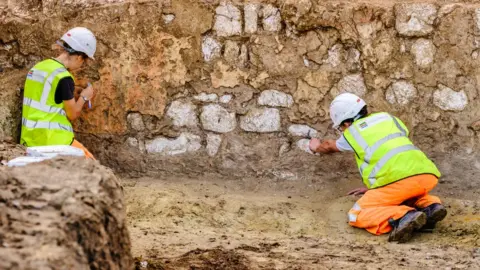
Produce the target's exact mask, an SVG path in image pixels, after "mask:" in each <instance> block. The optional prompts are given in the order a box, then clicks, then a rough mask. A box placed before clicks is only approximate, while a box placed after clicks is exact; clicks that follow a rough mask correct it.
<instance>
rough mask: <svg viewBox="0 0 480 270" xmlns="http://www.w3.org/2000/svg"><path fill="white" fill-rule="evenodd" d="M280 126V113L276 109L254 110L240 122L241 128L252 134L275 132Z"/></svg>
mask: <svg viewBox="0 0 480 270" xmlns="http://www.w3.org/2000/svg"><path fill="white" fill-rule="evenodd" d="M280 126H281V123H280V111H279V110H278V109H274V108H263V109H258V108H256V109H252V110H250V111H249V112H248V113H247V115H246V116H242V118H241V120H240V127H241V128H242V129H243V130H245V131H251V132H260V133H266V132H275V131H279V130H280Z"/></svg>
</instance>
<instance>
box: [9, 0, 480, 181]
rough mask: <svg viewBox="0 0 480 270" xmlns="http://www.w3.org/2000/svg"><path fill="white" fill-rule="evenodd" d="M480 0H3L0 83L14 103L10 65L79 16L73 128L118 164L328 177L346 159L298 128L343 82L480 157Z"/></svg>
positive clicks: (320, 130) (433, 141)
mask: <svg viewBox="0 0 480 270" xmlns="http://www.w3.org/2000/svg"><path fill="white" fill-rule="evenodd" d="M479 3H480V1H464V2H462V1H458V3H457V2H453V1H446V0H445V1H424V2H418V1H415V2H412V3H406V2H405V1H392V0H390V1H346V0H345V1H338V0H337V1H335V0H330V1H314V0H284V1H273V0H272V1H214V0H209V1H207V0H204V1H189V0H182V1H179V0H177V1H148V0H146V1H121V0H118V1H114V0H110V1H106V0H104V1H90V0H77V1H68V2H67V3H62V4H60V3H58V2H57V1H53V0H51V1H48V0H47V1H33V0H22V1H15V2H13V1H10V2H8V3H6V4H5V3H4V4H3V6H2V4H0V20H1V21H2V24H1V25H0V40H1V43H0V45H1V46H0V66H1V67H2V69H3V73H0V74H2V79H0V80H1V82H2V86H0V87H3V88H4V90H5V91H6V92H8V93H13V94H11V95H9V98H10V99H9V100H7V103H8V101H10V100H14V101H15V102H18V99H15V98H13V97H15V96H17V95H14V93H15V91H18V89H19V87H21V85H22V83H23V77H22V76H20V75H18V74H21V75H24V74H25V73H26V71H27V69H28V68H29V67H31V66H32V65H33V64H34V63H35V62H36V61H38V60H39V59H42V58H44V57H47V56H52V51H51V44H52V43H53V42H54V41H55V40H56V39H57V38H58V37H60V36H61V35H62V34H63V32H64V31H65V30H66V29H68V28H69V27H72V26H77V25H83V26H86V27H89V28H90V29H92V30H93V31H94V32H95V33H96V35H97V36H98V40H99V44H98V53H97V56H96V58H97V59H98V60H97V61H96V62H95V63H94V64H93V65H92V66H91V67H90V68H88V69H87V70H84V71H82V72H80V73H79V74H77V75H78V77H79V78H88V80H90V81H92V82H93V84H94V86H95V87H96V89H98V95H97V97H96V98H95V101H94V108H93V110H91V111H89V112H87V113H86V114H85V115H84V116H83V117H82V119H80V120H79V121H77V123H76V131H77V133H78V137H79V138H80V139H81V140H82V141H83V143H84V144H86V145H87V146H88V147H89V148H90V149H92V150H93V152H94V153H95V154H96V155H97V156H98V157H99V158H100V159H101V160H102V161H103V162H104V163H106V164H108V165H110V166H113V167H114V168H116V169H117V170H119V171H122V172H126V173H130V174H136V175H137V174H145V173H147V174H157V173H160V172H168V173H175V172H178V173H182V174H184V173H187V174H190V173H191V174H198V173H204V172H220V173H225V174H234V175H238V176H244V175H256V176H258V175H264V176H265V175H268V176H273V177H276V178H280V179H293V180H295V179H298V177H301V176H302V175H312V174H313V175H321V176H322V177H327V178H328V177H330V176H331V177H338V175H336V174H332V173H330V174H329V172H331V171H332V170H335V169H340V171H341V170H345V168H347V167H349V166H350V165H353V163H352V159H351V157H350V158H348V159H346V161H345V162H347V163H346V164H345V162H344V160H345V159H344V158H342V157H340V156H334V157H333V158H329V157H322V156H319V157H314V156H312V155H309V154H306V153H305V152H303V151H302V150H301V149H303V150H306V149H305V147H306V141H305V140H304V138H305V137H306V135H307V134H313V135H314V136H317V137H319V138H335V137H336V136H337V135H336V134H335V132H333V130H332V129H331V124H330V119H329V115H328V105H329V103H330V102H331V100H332V99H333V97H334V96H335V95H337V94H339V93H342V92H353V93H355V94H357V95H360V96H362V97H363V98H365V99H366V101H367V103H368V104H369V107H370V110H371V111H389V112H391V113H393V114H395V115H397V116H398V117H400V118H401V119H402V120H403V121H404V122H405V123H406V124H407V126H408V127H409V128H410V129H411V134H412V138H413V139H414V141H415V142H416V143H417V144H418V146H419V147H421V148H422V149H423V150H425V151H426V152H428V153H429V154H430V155H431V156H432V157H433V158H435V157H436V156H437V155H436V154H439V155H441V156H442V155H443V156H446V155H445V153H452V155H453V157H459V158H465V157H467V156H468V157H472V158H476V157H477V156H476V155H475V152H474V151H475V150H476V149H478V136H479V133H478V131H479V130H480V124H479V122H477V120H479V119H480V110H479V109H478V105H479V101H478V100H479V98H478V88H479V87H480V85H479V84H480V77H479V74H480V72H479V71H480V64H479V59H478V58H479V52H480V5H479ZM6 78H8V79H6ZM12 78H13V79H12ZM2 98H3V96H2ZM8 104H9V106H5V108H9V109H8V110H6V111H5V114H7V115H10V114H14V115H15V114H16V113H17V112H18V109H15V108H16V107H15V103H12V102H10V103H8ZM17 107H18V106H17ZM10 108H11V109H10ZM4 119H6V120H4ZM8 119H12V118H10V117H5V118H2V116H1V115H0V120H1V121H0V122H1V124H2V125H3V126H5V125H7V126H8V127H9V128H10V130H12V132H13V133H12V134H10V135H9V134H8V132H7V134H6V135H5V136H7V135H9V136H13V137H14V135H15V133H14V129H15V126H14V125H12V124H11V123H10V122H8V121H11V120H8ZM6 123H9V124H6ZM449 158H452V157H451V156H449V157H446V159H449ZM439 162H441V161H440V160H439ZM448 171H450V169H449V170H448ZM350 172H354V168H353V170H350ZM329 175H330V176H329Z"/></svg>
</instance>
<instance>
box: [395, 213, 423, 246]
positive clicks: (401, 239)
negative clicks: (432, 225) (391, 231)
mask: <svg viewBox="0 0 480 270" xmlns="http://www.w3.org/2000/svg"><path fill="white" fill-rule="evenodd" d="M426 223H427V215H426V214H425V213H422V212H418V213H417V216H416V217H415V218H414V219H413V220H412V221H411V222H410V223H409V224H408V225H407V226H405V227H403V228H402V229H401V230H398V231H396V232H395V236H394V239H389V241H398V243H406V242H408V240H410V239H411V238H412V236H413V232H414V231H415V230H418V229H420V228H422V227H423V226H424V225H425V224H426Z"/></svg>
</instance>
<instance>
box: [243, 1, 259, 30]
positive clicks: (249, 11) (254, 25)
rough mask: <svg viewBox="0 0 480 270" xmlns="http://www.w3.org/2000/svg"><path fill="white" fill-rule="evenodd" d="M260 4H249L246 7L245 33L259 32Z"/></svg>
mask: <svg viewBox="0 0 480 270" xmlns="http://www.w3.org/2000/svg"><path fill="white" fill-rule="evenodd" d="M259 8H260V6H259V5H258V4H247V5H245V7H244V13H245V33H247V34H255V33H256V32H257V30H258V11H259Z"/></svg>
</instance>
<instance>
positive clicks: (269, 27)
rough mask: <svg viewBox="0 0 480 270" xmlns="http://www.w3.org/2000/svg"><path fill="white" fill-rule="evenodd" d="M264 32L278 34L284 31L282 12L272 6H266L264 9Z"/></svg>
mask: <svg viewBox="0 0 480 270" xmlns="http://www.w3.org/2000/svg"><path fill="white" fill-rule="evenodd" d="M262 15H263V21H262V23H263V30H265V31H269V32H278V31H280V30H282V17H281V15H280V10H279V9H278V8H276V7H274V6H272V5H266V6H264V7H263V8H262Z"/></svg>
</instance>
